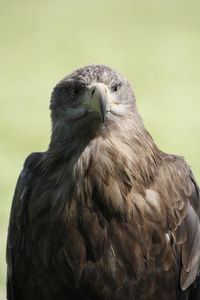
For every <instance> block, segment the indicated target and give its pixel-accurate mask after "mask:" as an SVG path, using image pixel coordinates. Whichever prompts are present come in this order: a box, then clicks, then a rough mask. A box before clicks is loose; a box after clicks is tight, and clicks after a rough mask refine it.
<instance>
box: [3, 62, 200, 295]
mask: <svg viewBox="0 0 200 300" xmlns="http://www.w3.org/2000/svg"><path fill="white" fill-rule="evenodd" d="M50 110H51V120H52V132H51V140H50V144H49V147H48V149H47V151H45V152H37V153H32V154H30V155H29V156H28V157H27V158H26V160H25V163H24V166H23V169H22V172H21V174H20V176H19V179H18V182H17V185H16V189H15V193H14V198H13V202H12V207H11V213H10V222H9V228H8V238H7V255H6V256H7V299H8V300H66V299H69V300H158V299H159V300H160V299H163V300H177V299H179V300H198V299H200V190H199V187H198V185H197V183H196V181H195V178H194V176H193V174H192V171H191V170H190V167H189V166H188V165H187V163H186V162H185V160H184V158H182V157H179V156H176V155H171V154H166V153H164V152H162V151H161V150H159V149H158V148H157V146H156V145H155V143H154V141H153V139H152V137H151V136H150V134H149V133H148V131H147V130H146V129H145V127H144V124H143V121H142V119H141V117H140V115H139V113H138V110H137V107H136V101H135V96H134V93H133V91H132V88H131V85H130V84H129V83H128V81H127V80H126V79H125V77H124V76H123V75H121V74H120V73H118V72H117V71H115V70H113V69H112V68H110V67H107V66H104V65H90V66H86V67H82V68H80V69H78V70H76V71H74V72H72V73H71V74H70V75H68V76H66V77H65V78H64V79H62V80H61V81H60V82H59V83H58V84H57V85H56V87H55V88H54V90H53V92H52V96H51V101H50Z"/></svg>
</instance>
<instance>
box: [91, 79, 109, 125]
mask: <svg viewBox="0 0 200 300" xmlns="http://www.w3.org/2000/svg"><path fill="white" fill-rule="evenodd" d="M90 97H91V102H90V106H89V109H88V112H97V113H99V115H100V117H101V119H102V122H103V123H104V122H105V120H106V114H107V105H108V89H107V87H106V85H105V84H103V83H96V84H94V85H92V86H91V87H90Z"/></svg>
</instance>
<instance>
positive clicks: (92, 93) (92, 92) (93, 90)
mask: <svg viewBox="0 0 200 300" xmlns="http://www.w3.org/2000/svg"><path fill="white" fill-rule="evenodd" d="M94 92H95V87H93V88H92V89H91V95H92V96H93V95H94Z"/></svg>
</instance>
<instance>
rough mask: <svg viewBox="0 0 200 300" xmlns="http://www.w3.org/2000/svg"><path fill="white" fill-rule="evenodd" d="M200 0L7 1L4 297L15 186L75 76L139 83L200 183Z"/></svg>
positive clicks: (1, 12) (153, 116) (0, 114)
mask: <svg viewBox="0 0 200 300" xmlns="http://www.w3.org/2000/svg"><path fill="white" fill-rule="evenodd" d="M199 12H200V1H195V0H190V1H189V0H188V1H186V0H177V1H173V0H168V1H162V0H146V1H145V0H136V1H134V0H132V1H131V0H130V1H129V0H123V1H117V0H110V1H108V0H107V1H106V0H101V1H95V0H84V1H78V0H73V1H67V0H65V1H64V0H63V1H62V0H58V1H55V0H54V1H53V0H52V1H51V0H43V1H41V0H35V1H25V0H18V1H2V0H1V1H0V23H1V24H0V42H1V46H0V77H1V78H0V81H1V88H0V101H1V105H0V123H1V125H0V133H1V143H0V166H1V172H0V299H1V300H2V299H5V276H6V275H5V274H6V264H5V244H6V234H7V226H8V216H9V210H10V205H11V200H12V195H13V190H14V187H15V183H16V180H17V177H18V174H19V172H20V170H21V168H22V165H23V162H24V159H25V157H26V156H27V155H28V154H29V153H30V152H33V151H44V150H45V149H46V148H47V146H48V143H49V136H50V118H49V110H48V105H49V98H50V94H51V91H52V88H53V86H54V85H55V84H56V83H57V82H58V81H59V80H60V79H61V78H62V77H64V76H65V75H66V74H67V73H69V72H71V71H72V70H74V69H76V68H78V67H80V66H83V65H87V64H93V63H101V64H106V65H109V66H111V67H113V68H115V69H117V70H119V71H120V72H121V73H123V74H124V75H125V76H126V77H127V78H128V79H129V81H130V83H131V84H132V86H133V88H134V91H135V94H136V99H137V103H138V107H139V111H140V113H141V115H142V117H143V120H144V122H145V124H146V127H147V128H148V130H149V131H150V133H151V134H152V136H153V138H154V139H155V141H156V143H157V144H158V146H159V147H160V148H161V149H162V150H164V151H166V152H171V153H177V154H180V155H183V156H184V157H185V158H186V160H187V161H188V163H189V164H190V166H191V167H192V170H193V172H194V174H195V176H196V178H197V180H198V181H199V182H200V120H199V112H200V60H199V55H200V18H199Z"/></svg>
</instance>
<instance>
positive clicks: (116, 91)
mask: <svg viewBox="0 0 200 300" xmlns="http://www.w3.org/2000/svg"><path fill="white" fill-rule="evenodd" d="M119 88H120V83H116V84H114V85H113V86H112V87H111V90H112V92H114V93H118V92H119Z"/></svg>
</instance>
